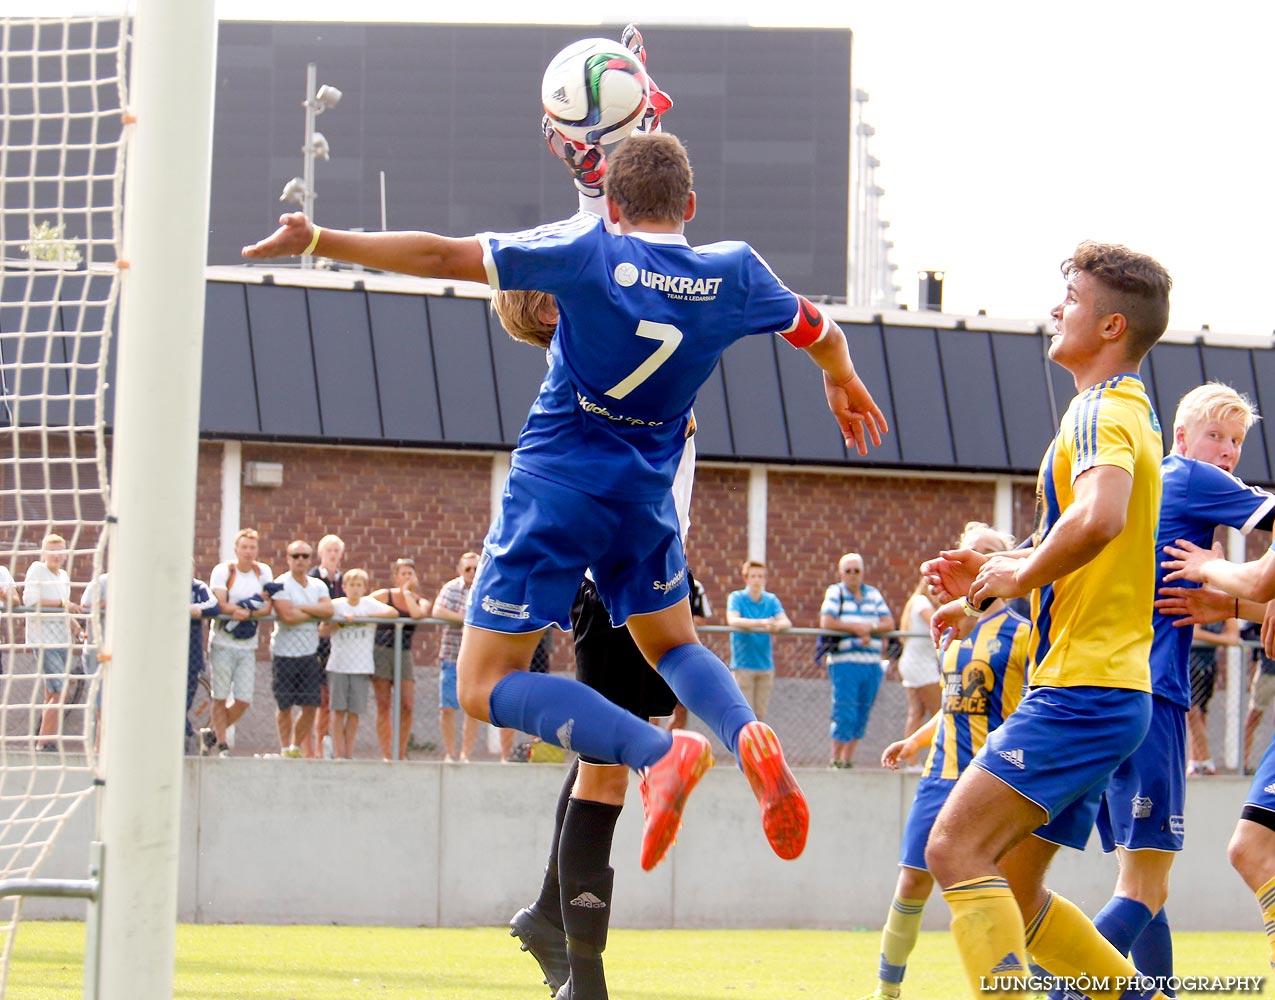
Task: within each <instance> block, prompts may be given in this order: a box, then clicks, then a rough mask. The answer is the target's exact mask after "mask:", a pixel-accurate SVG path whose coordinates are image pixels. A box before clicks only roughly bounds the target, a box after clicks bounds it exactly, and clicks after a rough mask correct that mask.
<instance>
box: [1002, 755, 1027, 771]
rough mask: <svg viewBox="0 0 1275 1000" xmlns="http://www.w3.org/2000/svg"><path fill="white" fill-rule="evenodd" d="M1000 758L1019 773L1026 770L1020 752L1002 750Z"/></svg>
mask: <svg viewBox="0 0 1275 1000" xmlns="http://www.w3.org/2000/svg"><path fill="white" fill-rule="evenodd" d="M1001 756H1002V757H1003V758H1004V759H1005V760H1007V761H1009V762H1010V763H1011V764H1013V765H1014V766H1015V767H1016V768H1018V769H1019V770H1020V771H1023V770H1026V768H1027V765H1026V764H1025V763H1024V762H1023V752H1022V751H1021V750H1002V751H1001Z"/></svg>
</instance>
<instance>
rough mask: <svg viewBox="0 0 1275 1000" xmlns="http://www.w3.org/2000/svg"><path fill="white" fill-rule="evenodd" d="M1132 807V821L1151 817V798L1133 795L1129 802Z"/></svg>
mask: <svg viewBox="0 0 1275 1000" xmlns="http://www.w3.org/2000/svg"><path fill="white" fill-rule="evenodd" d="M1129 801H1130V805H1131V806H1132V807H1133V818H1134V819H1146V818H1147V817H1149V816H1150V815H1151V806H1152V805H1153V803H1152V801H1151V797H1150V796H1148V795H1135V796H1134V797H1133V798H1132V799H1130V800H1129Z"/></svg>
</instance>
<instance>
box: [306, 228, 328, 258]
mask: <svg viewBox="0 0 1275 1000" xmlns="http://www.w3.org/2000/svg"><path fill="white" fill-rule="evenodd" d="M322 233H323V227H322V226H315V227H314V235H313V236H312V237H311V238H310V245H309V246H308V247H306V248H305V249H304V250H302V251H301V256H302V257H309V256H310V255H311V254H313V253H314V248H315V247H317V246H318V245H319V236H320V235H322Z"/></svg>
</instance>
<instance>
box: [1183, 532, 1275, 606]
mask: <svg viewBox="0 0 1275 1000" xmlns="http://www.w3.org/2000/svg"><path fill="white" fill-rule="evenodd" d="M1164 551H1165V553H1166V554H1167V555H1168V556H1169V557H1170V558H1169V559H1166V560H1165V561H1164V562H1162V563H1161V564H1160V565H1161V566H1163V567H1164V568H1165V569H1167V570H1172V572H1170V573H1169V574H1168V575H1166V576H1165V578H1164V580H1165V582H1166V583H1170V582H1172V581H1174V580H1181V579H1184V578H1185V579H1187V580H1194V581H1195V582H1196V583H1205V584H1208V585H1209V586H1211V587H1217V588H1218V589H1219V590H1225V591H1226V592H1227V593H1228V594H1233V595H1235V596H1236V597H1246V598H1248V599H1249V600H1253V601H1269V600H1271V599H1272V598H1275V549H1267V550H1266V551H1265V552H1263V553H1262V555H1261V557H1260V558H1258V559H1254V560H1252V561H1250V562H1246V563H1233V562H1229V561H1227V560H1226V559H1223V558H1222V554H1223V553H1222V547H1221V546H1220V545H1215V546H1213V548H1211V549H1202V548H1200V547H1199V546H1198V545H1192V544H1191V543H1190V542H1188V541H1186V540H1185V539H1178V541H1177V542H1176V543H1175V544H1174V545H1166V546H1165V547H1164Z"/></svg>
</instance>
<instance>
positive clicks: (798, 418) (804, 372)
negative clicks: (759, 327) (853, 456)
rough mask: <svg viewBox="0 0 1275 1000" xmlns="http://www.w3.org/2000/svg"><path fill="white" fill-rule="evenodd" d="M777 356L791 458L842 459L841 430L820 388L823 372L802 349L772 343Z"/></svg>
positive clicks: (781, 343)
mask: <svg viewBox="0 0 1275 1000" xmlns="http://www.w3.org/2000/svg"><path fill="white" fill-rule="evenodd" d="M775 352H776V354H777V355H778V357H779V384H780V387H781V388H782V390H783V394H784V413H786V414H787V416H788V437H789V439H790V440H789V449H790V451H791V453H792V457H793V458H794V459H797V460H798V461H805V462H843V461H845V457H846V446H845V445H844V444H843V443H842V441H841V429H840V428H839V427H838V426H837V422H836V420H834V419H833V416H832V413H831V412H830V411H829V409H828V399H827V396H825V395H824V391H823V375H822V374H821V373H820V371H819V369H818V368H817V367H816V366H815V365H814V364H812V363H811V361H810V358H809V357H807V356H806V352H805V351H799V350H796V349H795V348H793V347H790V346H789V345H788V343H787V341H783V342H776V344H775Z"/></svg>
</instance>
